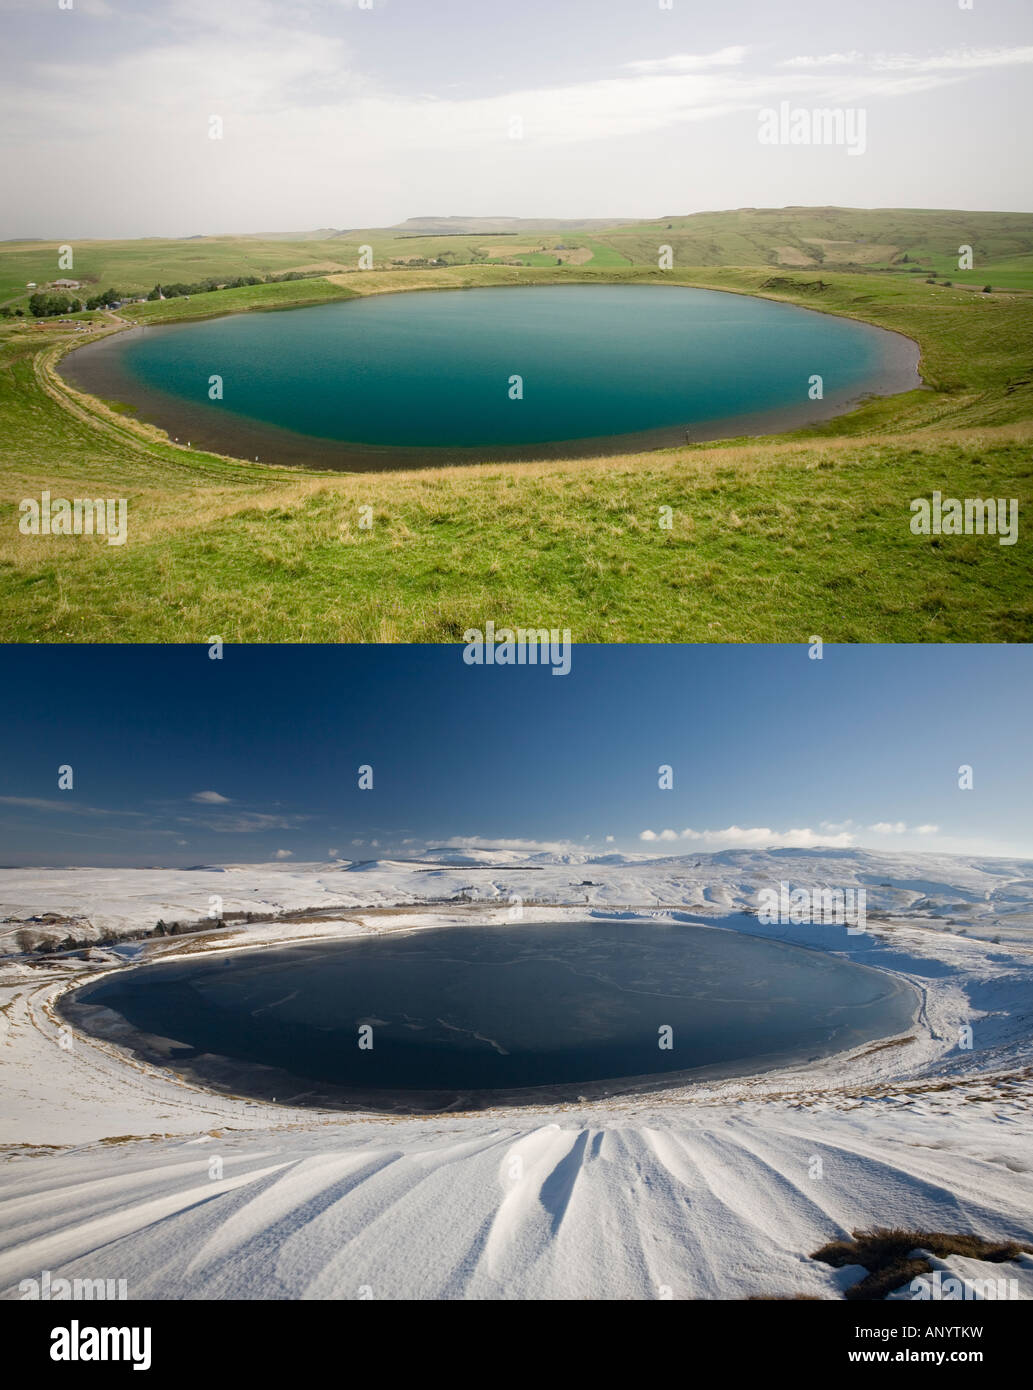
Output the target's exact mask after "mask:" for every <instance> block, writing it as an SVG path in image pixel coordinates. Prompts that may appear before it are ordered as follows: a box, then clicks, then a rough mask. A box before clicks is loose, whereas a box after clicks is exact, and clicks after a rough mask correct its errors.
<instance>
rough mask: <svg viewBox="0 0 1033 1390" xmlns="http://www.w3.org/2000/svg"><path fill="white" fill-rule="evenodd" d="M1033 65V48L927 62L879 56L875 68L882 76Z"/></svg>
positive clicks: (979, 51)
mask: <svg viewBox="0 0 1033 1390" xmlns="http://www.w3.org/2000/svg"><path fill="white" fill-rule="evenodd" d="M1024 63H1033V47H1029V48H961V49H955V50H954V51H953V52H950V53H939V54H935V55H933V56H932V57H928V58H915V57H912V55H911V54H909V53H880V54H878V55H877V56H876V57H875V58H873V59H872V66H873V67H874V68H876V69H878V70H880V71H882V72H949V71H952V70H957V69H962V70H964V71H969V72H971V71H973V70H975V69H978V68H1004V67H1015V66H1018V65H1020V64H1024Z"/></svg>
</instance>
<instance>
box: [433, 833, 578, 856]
mask: <svg viewBox="0 0 1033 1390" xmlns="http://www.w3.org/2000/svg"><path fill="white" fill-rule="evenodd" d="M440 847H441V848H442V849H459V850H464V849H465V850H474V849H511V850H517V851H518V852H520V853H524V854H570V853H574V852H577V853H583V850H582V847H581V846H580V845H576V844H574V843H573V842H572V841H570V840H515V839H498V840H492V839H488V838H487V837H485V836H483V835H454V836H453V837H452V838H451V839H450V840H442V841H441V844H440Z"/></svg>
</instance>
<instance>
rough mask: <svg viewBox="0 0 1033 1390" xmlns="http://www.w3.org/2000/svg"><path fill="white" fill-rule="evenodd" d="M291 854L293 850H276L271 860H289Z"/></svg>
mask: <svg viewBox="0 0 1033 1390" xmlns="http://www.w3.org/2000/svg"><path fill="white" fill-rule="evenodd" d="M293 854H294V851H293V850H289V849H278V850H277V851H276V853H275V854H274V855H273V858H274V859H290V858H292V857H293Z"/></svg>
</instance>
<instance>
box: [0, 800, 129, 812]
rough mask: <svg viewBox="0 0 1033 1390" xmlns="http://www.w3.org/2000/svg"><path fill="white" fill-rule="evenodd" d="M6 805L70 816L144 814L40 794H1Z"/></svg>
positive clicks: (1, 801)
mask: <svg viewBox="0 0 1033 1390" xmlns="http://www.w3.org/2000/svg"><path fill="white" fill-rule="evenodd" d="M0 804H2V805H4V806H21V807H23V808H24V809H25V810H27V811H48V812H54V813H55V814H62V815H68V816H142V815H143V812H142V811H109V810H106V809H105V808H104V807H103V806H85V805H83V803H82V802H80V801H73V800H72V799H71V798H69V799H68V800H67V801H48V800H46V799H45V798H44V797H38V796H0Z"/></svg>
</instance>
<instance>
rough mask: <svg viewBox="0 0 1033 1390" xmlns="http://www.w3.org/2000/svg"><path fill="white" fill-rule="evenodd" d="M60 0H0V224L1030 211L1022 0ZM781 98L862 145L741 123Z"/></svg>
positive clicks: (113, 231) (34, 227)
mask: <svg viewBox="0 0 1033 1390" xmlns="http://www.w3.org/2000/svg"><path fill="white" fill-rule="evenodd" d="M71 3H72V6H73V7H72V8H71V9H61V8H59V5H58V0H0V79H2V96H0V118H2V121H3V129H4V144H3V154H2V156H0V176H2V178H3V183H4V187H5V189H7V191H8V193H9V194H10V193H11V192H12V190H17V196H8V197H6V198H5V199H4V200H3V209H2V212H0V236H3V237H7V238H14V237H33V236H35V237H44V238H68V239H74V238H76V237H79V238H82V237H91V236H113V237H136V236H143V235H155V236H162V235H165V236H169V235H171V236H188V235H193V234H202V233H207V234H212V233H220V232H223V233H225V232H238V231H271V230H295V229H303V228H315V227H320V226H335V227H366V226H381V225H389V224H392V223H394V222H397V221H399V220H401V219H404V218H406V217H410V216H417V215H424V214H437V215H441V214H467V215H469V214H481V215H510V216H527V217H618V216H625V217H637V216H641V217H659V216H663V215H665V214H670V213H684V212H693V211H701V210H707V209H722V208H732V207H740V206H779V207H780V206H785V205H788V204H828V203H837V204H842V205H848V206H882V207H886V206H906V207H950V208H969V209H1000V210H1011V211H1029V210H1031V209H1033V177H1031V174H1030V162H1029V160H1028V159H1027V158H1026V157H1025V143H1026V137H1027V134H1028V131H1029V129H1030V127H1031V124H1033V120H1031V117H1033V98H1031V83H1030V73H1031V61H1033V7H1031V6H1030V5H1029V4H1028V0H972V8H971V9H962V8H961V5H960V4H959V3H958V0H908V3H907V4H903V5H902V4H900V3H899V2H898V0H873V2H872V3H864V4H862V3H856V2H855V3H850V4H839V3H836V4H829V3H827V0H794V2H793V3H789V4H785V5H774V4H771V3H769V0H750V2H749V3H747V2H745V0H724V2H723V3H722V4H720V5H702V4H700V3H698V0H691V2H690V0H672V7H671V8H670V9H661V7H660V0H523V2H522V3H521V4H520V5H513V4H511V3H509V2H508V0H447V3H443V4H431V3H427V0H371V8H362V0H276V3H270V0H248V3H225V4H213V3H211V2H210V0H71ZM783 99H784V100H789V101H791V102H792V103H793V104H794V105H797V106H804V107H808V108H814V107H828V106H839V107H853V108H857V107H861V108H864V109H865V110H866V112H867V124H868V130H867V143H868V149H867V152H866V153H865V154H864V155H863V156H861V157H850V156H848V155H847V154H846V152H845V150H844V149H842V148H838V149H837V148H825V147H818V148H801V147H796V148H783V147H771V146H763V145H760V144H759V142H758V140H757V113H758V110H760V109H761V108H764V107H772V106H777V104H778V102H779V101H780V100H783ZM212 115H218V116H220V117H221V118H222V120H223V122H224V132H225V133H224V138H223V139H222V140H210V139H209V138H208V130H209V118H210V116H212ZM513 116H519V117H521V118H522V121H523V125H524V136H523V139H521V140H514V139H511V138H510V136H509V131H510V119H511V117H513Z"/></svg>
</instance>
